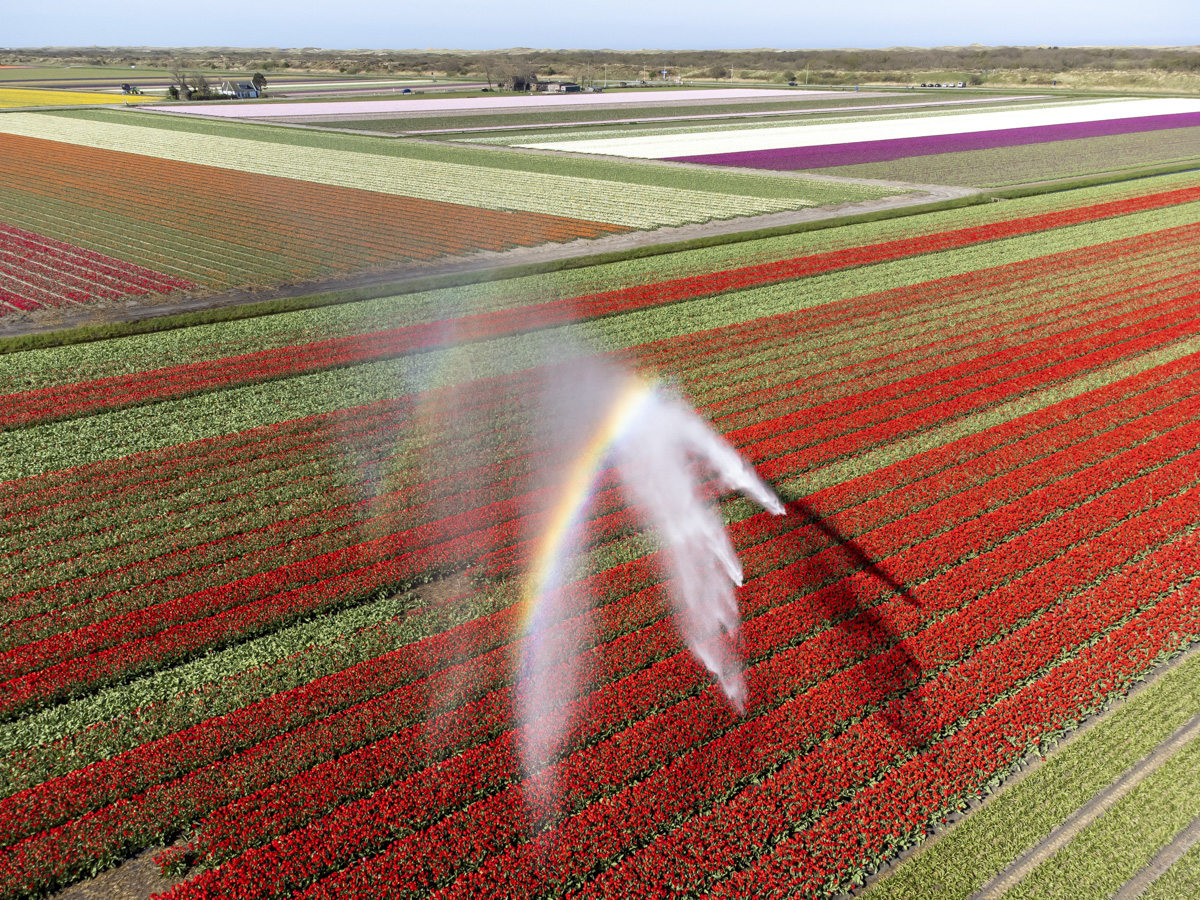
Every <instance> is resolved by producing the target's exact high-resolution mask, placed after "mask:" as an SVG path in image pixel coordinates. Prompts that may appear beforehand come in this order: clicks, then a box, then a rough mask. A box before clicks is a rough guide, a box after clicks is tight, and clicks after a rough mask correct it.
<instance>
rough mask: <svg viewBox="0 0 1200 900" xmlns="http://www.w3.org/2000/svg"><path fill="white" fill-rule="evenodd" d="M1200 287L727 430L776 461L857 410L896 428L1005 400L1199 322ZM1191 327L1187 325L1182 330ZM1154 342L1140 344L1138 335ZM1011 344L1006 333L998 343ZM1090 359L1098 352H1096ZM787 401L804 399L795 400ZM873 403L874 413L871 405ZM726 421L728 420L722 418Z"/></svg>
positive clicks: (841, 430) (738, 442)
mask: <svg viewBox="0 0 1200 900" xmlns="http://www.w3.org/2000/svg"><path fill="white" fill-rule="evenodd" d="M1198 300H1200V292H1197V293H1195V294H1189V295H1187V296H1184V297H1182V298H1172V299H1170V300H1166V301H1164V302H1162V303H1156V304H1154V305H1153V306H1151V307H1149V308H1146V309H1143V310H1139V311H1138V314H1135V315H1130V314H1126V315H1121V316H1115V317H1112V318H1111V319H1108V320H1105V321H1104V322H1101V323H1097V324H1096V325H1084V326H1080V327H1078V328H1073V329H1071V330H1070V331H1068V332H1065V333H1063V334H1057V335H1052V336H1049V337H1045V338H1041V339H1038V340H1034V341H1031V342H1029V343H1026V344H1021V345H1019V346H1017V347H1014V348H1010V349H997V350H994V351H993V352H991V353H987V354H985V355H982V356H979V357H976V358H974V359H971V360H968V361H965V362H961V363H958V364H956V365H951V366H946V367H945V368H941V369H937V370H935V371H933V372H931V373H928V374H924V375H916V376H912V377H910V378H906V379H902V380H900V381H897V382H894V383H893V384H890V385H887V386H885V387H881V388H877V389H875V390H871V391H864V392H862V393H860V394H854V395H852V396H850V397H846V398H844V399H838V400H831V401H828V402H825V403H821V404H819V405H816V406H812V407H811V408H807V409H798V410H790V409H785V410H784V411H782V412H777V411H776V410H773V409H768V410H766V411H765V413H766V417H765V418H763V419H760V420H759V421H758V422H757V423H756V424H754V425H751V426H747V427H744V428H738V429H735V430H732V431H727V432H726V433H725V437H726V439H728V440H729V441H730V443H732V444H734V445H735V446H739V447H740V446H745V445H753V446H754V448H755V449H754V456H753V457H752V461H754V462H756V463H757V462H758V461H762V460H769V459H771V458H773V457H777V456H782V455H784V454H786V453H792V452H795V451H796V450H797V449H799V448H802V447H805V446H809V445H812V444H815V443H824V442H826V441H829V440H831V439H832V438H835V437H840V436H842V435H844V434H846V433H847V432H848V430H849V429H848V428H847V426H846V424H845V420H846V418H847V417H848V416H853V417H854V427H855V428H856V429H861V428H864V427H870V426H871V425H874V424H876V423H883V422H886V423H887V424H888V425H889V427H893V426H894V425H895V423H896V420H898V419H901V417H903V416H905V415H908V414H912V413H918V412H921V411H923V410H925V409H926V408H928V407H931V406H934V407H935V408H938V409H939V411H940V410H941V409H943V408H945V407H946V406H949V407H950V408H951V409H955V408H956V405H961V406H962V407H965V408H966V409H974V408H975V407H976V406H977V405H978V404H979V403H980V397H979V395H980V394H982V395H984V396H985V397H987V398H988V399H989V400H990V401H991V402H997V401H999V400H1001V399H1004V398H1006V397H1008V396H1010V395H1013V394H1019V393H1024V392H1027V391H1028V390H1030V389H1031V388H1039V387H1044V386H1045V385H1046V384H1047V383H1052V382H1053V381H1055V380H1058V379H1060V378H1062V377H1064V374H1060V372H1059V371H1058V370H1057V368H1056V367H1059V366H1063V365H1066V366H1068V367H1070V368H1068V370H1067V371H1068V372H1069V373H1070V374H1075V372H1076V371H1077V370H1078V369H1079V368H1081V367H1080V366H1079V365H1078V363H1079V362H1080V361H1081V360H1089V362H1090V363H1091V365H1092V366H1097V365H1103V364H1105V363H1107V362H1112V361H1115V360H1116V359H1120V358H1122V357H1123V356H1127V355H1130V354H1132V353H1136V352H1139V351H1141V350H1145V349H1149V348H1150V347H1153V346H1157V345H1159V344H1161V343H1163V342H1164V341H1165V340H1171V339H1177V338H1178V337H1179V336H1180V335H1181V334H1186V333H1188V332H1187V330H1186V329H1188V328H1189V327H1194V326H1193V322H1192V319H1191V316H1192V315H1194V314H1195V313H1196V312H1198V311H1200V303H1198V302H1197V301H1198ZM1179 328H1183V329H1185V330H1184V331H1182V332H1180V331H1177V330H1175V329H1179ZM1139 340H1140V341H1147V340H1149V341H1150V342H1151V343H1148V344H1139V343H1138V341H1139ZM996 343H997V344H999V345H1001V346H1003V345H1005V344H1006V343H1007V342H1006V341H1004V340H1003V339H1001V340H999V341H997V342H996ZM1089 358H1090V359H1089ZM786 405H787V406H791V405H797V404H794V402H789V403H787V404H786ZM864 406H866V407H869V408H870V416H867V415H865V414H864V413H863V407H864ZM716 424H717V427H718V428H720V427H721V424H722V423H721V420H719V419H718V420H717V422H716Z"/></svg>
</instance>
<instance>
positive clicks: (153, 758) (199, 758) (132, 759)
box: [0, 430, 1194, 828]
mask: <svg viewBox="0 0 1200 900" xmlns="http://www.w3.org/2000/svg"><path fill="white" fill-rule="evenodd" d="M1182 431H1184V433H1183V434H1182V436H1178V433H1176V438H1175V440H1174V442H1172V440H1170V439H1168V438H1164V439H1160V440H1159V442H1156V445H1154V446H1153V448H1150V446H1147V449H1145V450H1140V451H1138V452H1134V454H1130V455H1128V456H1132V457H1133V456H1140V457H1142V458H1146V461H1147V462H1150V463H1152V464H1153V460H1159V458H1163V456H1164V454H1166V455H1169V454H1170V452H1171V451H1176V452H1177V446H1180V444H1181V442H1182V445H1184V446H1186V445H1187V443H1188V439H1189V438H1192V436H1189V434H1187V433H1186V430H1182ZM1192 439H1194V438H1192ZM1151 450H1153V452H1151V456H1150V457H1146V454H1147V452H1148V451H1151ZM1121 463H1123V466H1122V464H1121ZM1121 463H1118V464H1114V466H1111V467H1110V473H1111V476H1112V478H1114V479H1121V478H1122V476H1129V474H1133V473H1135V472H1136V466H1135V464H1134V463H1133V462H1132V461H1130V462H1127V461H1124V460H1122V461H1121ZM1129 466H1134V468H1129ZM1176 468H1177V464H1176ZM1123 473H1124V474H1123ZM1159 479H1160V480H1162V481H1163V482H1164V484H1166V478H1165V474H1164V473H1163V472H1160V473H1159ZM1073 481H1074V482H1075V486H1074V487H1073V488H1070V490H1068V487H1067V486H1064V487H1063V488H1060V490H1057V491H1056V492H1054V493H1051V494H1049V496H1042V497H1037V498H1036V499H1037V500H1038V503H1034V504H1026V505H1032V506H1034V508H1036V509H1033V510H1031V512H1032V514H1033V520H1028V522H1030V523H1032V522H1033V521H1036V520H1037V518H1038V517H1040V516H1042V515H1044V514H1043V512H1040V511H1039V510H1042V509H1043V504H1049V505H1050V506H1051V508H1055V506H1069V505H1072V503H1073V502H1072V499H1070V497H1076V498H1079V497H1086V494H1087V492H1088V491H1090V486H1091V484H1092V479H1091V473H1082V474H1081V475H1079V476H1075V478H1074V479H1073ZM1163 490H1166V488H1165V487H1164V488H1163ZM1074 502H1075V503H1078V499H1076V500H1074ZM997 516H1000V517H1001V518H1007V520H1008V522H1009V526H1010V527H1014V526H1015V527H1016V528H1018V529H1019V528H1021V527H1022V526H1021V522H1022V521H1025V520H1021V518H1016V520H1014V518H1013V517H1012V514H1010V512H1008V511H1007V510H998V511H997V512H996V514H992V515H990V516H984V517H983V518H980V520H977V523H979V524H985V523H986V521H988V520H992V518H997ZM926 518H928V520H929V521H930V524H931V527H934V528H935V530H936V528H937V522H940V521H941V518H942V517H941V515H940V512H938V511H937V510H936V509H935V510H932V511H931V512H930V515H929V516H928V517H926ZM1096 521H1102V520H1099V518H1097V520H1096ZM898 524H902V526H904V527H905V530H907V534H908V535H910V536H911V535H912V533H913V532H912V527H911V523H908V522H901V523H898ZM1024 527H1028V526H1027V524H1026V526H1024ZM893 530H895V529H893ZM967 530H974V532H977V534H976V535H970V536H968V538H970V545H971V546H979V547H983V546H991V545H992V544H995V541H996V540H997V539H1000V536H1001V535H1002V534H1003V530H1002V532H1000V533H995V532H994V535H992V536H991V540H990V541H989V540H988V538H989V535H988V530H986V529H985V528H982V527H974V528H968V529H967ZM878 546H880V548H881V553H882V554H887V551H886V550H884V545H883V542H882V541H880V542H878ZM935 546H942V547H944V551H949V552H950V553H955V552H956V554H958V556H961V552H962V544H961V542H960V536H959V535H955V534H953V533H952V534H949V535H943V538H942V539H941V540H937V541H934V542H932V545H923V546H922V547H919V548H918V550H917V551H914V552H916V557H914V559H916V560H917V562H914V563H913V564H912V571H913V572H920V571H928V570H929V569H930V568H931V566H930V558H929V552H930V550H934V547H935ZM834 550H835V551H839V550H840V548H834ZM871 550H874V547H872V548H871ZM944 551H943V552H942V553H940V556H944ZM827 556H830V554H827ZM910 556H911V554H910ZM1032 556H1033V553H1032V551H1025V552H1024V554H1018V556H1015V557H1014V559H1013V560H1012V563H1010V565H1012V566H1013V568H1016V569H1019V568H1020V565H1022V564H1026V563H1025V560H1026V559H1028V558H1030V557H1032ZM892 565H898V563H895V562H893V563H892ZM826 568H828V566H826ZM625 569H626V571H625V574H624V576H622V574H620V572H612V574H607V572H606V574H605V575H604V576H600V577H599V578H595V580H594V581H598V582H600V581H604V582H617V583H622V584H630V586H632V587H634V588H635V589H636V587H637V586H638V583H644V582H642V578H637V577H632V578H631V577H630V576H632V575H634V574H635V572H638V571H641V572H648V571H649V570H648V568H647V566H646V565H641V564H631V565H629V566H626V568H625ZM907 575H908V569H907V568H906V566H902V568H900V569H898V572H896V576H898V577H901V578H904V577H905V576H907ZM910 577H912V576H910ZM863 581H865V582H866V583H864V584H863V586H862V588H860V589H859V593H862V594H864V596H865V595H866V594H876V593H877V590H878V582H875V581H874V576H872V577H869V578H864V580H863ZM776 584H778V581H776V580H773V578H767V580H763V581H761V582H754V583H752V586H751V588H752V589H750V590H748V592H746V595H745V596H744V602H745V606H746V610H748V613H749V614H756V613H758V612H762V611H763V610H764V607H763V605H762V601H756V600H755V599H754V598H755V595H758V594H760V593H761V592H763V590H766V592H767V593H766V599H767V600H769V602H768V604H767V607H766V608H769V606H772V605H775V604H779V602H786V601H787V599H788V598H790V596H791V595H792V594H793V593H794V588H792V589H788V588H787V586H786V583H785V584H784V588H785V590H784V593H782V594H780V593H778V588H776ZM587 593H590V592H583V593H582V596H580V598H578V599H577V600H576V602H575V608H576V611H580V610H581V608H583V607H584V606H586V598H587ZM836 600H838V595H836V593H835V594H833V595H832V596H830V598H829V599H828V600H826V601H823V604H824V605H829V608H833V606H832V604H834V602H836ZM824 605H822V606H818V608H826V606H824ZM838 614H844V613H840V612H839V613H838ZM511 620H512V617H511V614H498V616H493V617H491V618H490V619H488V620H482V622H480V623H472V624H470V625H469V626H464V628H463V629H460V630H457V631H456V632H450V634H449V635H446V636H442V637H440V638H438V641H439V642H440V644H439V643H438V642H430V643H431V644H432V646H442V647H454V648H456V649H460V650H461V649H462V648H463V647H466V646H467V643H466V641H467V640H468V635H473V636H474V637H473V638H472V641H475V642H478V643H475V646H478V647H480V648H481V649H484V650H486V649H487V648H490V647H493V646H498V644H499V643H503V641H504V637H503V635H504V634H505V632H508V630H509V628H511V626H510V625H508V624H506V623H508V622H511ZM790 631H791V634H797V632H798V631H797V629H796V628H794V625H793V626H791V629H790ZM488 632H491V634H488ZM800 632H802V631H800ZM430 643H427V644H426V646H430ZM407 656H408V654H407V653H404V652H398V653H397V654H392V656H391V659H396V660H402V659H404V658H407ZM384 659H385V660H388V659H389V658H384ZM391 665H395V664H391ZM371 668H373V671H372V672H371V674H372V678H371V679H370V683H371V684H373V685H378V690H384V689H386V685H388V679H385V678H384V677H383V672H384V671H388V670H380V667H379V666H378V665H376V666H373V667H372V666H367V665H364V666H359V667H356V668H355V670H352V671H350V672H348V673H343V674H342V676H337V677H332V678H329V679H323V682H320V683H314V685H312V686H311V689H300V690H298V691H293V692H289V694H287V695H282V696H281V697H278V698H272V700H271V701H264V702H262V703H259V704H256V707H251V708H247V709H246V710H240V712H239V713H238V714H235V715H234V716H226V718H224V719H223V720H217V721H216V722H212V724H209V725H205V726H197V728H193V730H192V732H193V733H194V737H193V734H192V733H184V734H182V736H176V737H175V738H172V739H166V740H164V742H157V743H156V744H151V745H148V746H145V748H142V749H140V750H138V751H133V752H131V754H125V755H124V756H121V757H118V758H114V760H112V761H108V762H107V763H100V764H97V766H94V767H90V768H89V769H85V770H82V772H79V773H76V774H74V775H72V776H67V778H66V779H56V780H54V781H50V782H47V784H46V785H43V786H42V787H41V788H35V790H31V791H26V792H23V793H22V794H18V796H16V797H13V798H10V800H6V802H4V803H2V804H0V816H2V817H4V820H5V821H6V822H8V823H10V827H13V824H14V823H17V822H20V823H23V827H24V828H29V827H30V826H31V824H32V826H37V823H38V822H46V823H47V824H48V823H49V822H53V821H55V820H58V821H61V820H62V817H64V816H70V815H71V814H70V812H68V811H67V810H70V809H71V808H72V806H74V808H77V809H78V810H80V811H82V810H84V809H86V808H89V806H94V805H96V803H97V802H103V798H104V796H106V793H108V792H110V791H113V790H116V791H118V792H119V793H124V792H126V791H130V790H137V787H138V784H139V778H140V776H138V775H137V773H138V772H144V773H146V774H152V775H154V776H155V778H166V776H169V774H170V773H172V772H174V770H176V767H178V766H179V764H180V763H179V762H172V760H170V758H169V756H167V755H164V750H166V749H167V748H170V746H175V748H178V749H176V750H174V751H173V752H174V754H176V758H178V760H180V761H182V762H185V764H186V766H194V764H197V763H199V762H203V758H204V755H205V754H206V755H209V758H218V757H220V754H222V752H228V750H222V749H221V748H222V746H223V745H224V744H227V743H228V739H229V738H234V739H235V742H236V743H235V744H234V745H235V746H236V745H238V744H244V742H245V740H246V739H247V737H248V736H247V737H244V736H242V730H241V728H240V727H234V726H235V725H236V722H238V721H245V722H247V724H250V722H253V724H254V726H253V728H252V732H251V733H257V734H263V733H264V732H266V733H269V730H270V727H271V726H270V722H271V720H272V719H276V720H278V716H281V715H282V716H283V721H294V719H292V718H290V716H294V715H298V714H301V713H304V712H305V710H306V709H307V707H308V704H307V703H304V702H301V697H304V696H307V695H308V694H314V695H316V696H318V697H329V696H334V697H337V698H338V700H340V701H342V702H353V700H354V694H353V692H350V691H348V689H347V685H348V684H355V683H359V684H365V683H367V682H366V680H364V677H362V672H364V670H371ZM396 671H398V672H401V676H400V677H401V678H404V677H410V676H404V674H403V672H407V671H408V670H407V668H406V667H404V666H401V668H400V670H396ZM272 710H274V712H272ZM212 726H217V727H218V731H217V732H216V733H217V734H226V736H228V737H226V738H222V739H220V740H217V742H216V743H215V744H214V743H212V737H214V736H212V734H209V732H212V731H214V727H212ZM202 746H203V748H205V754H199V752H198V751H199V750H200V748H202ZM138 760H143V761H144V762H138ZM109 769H112V774H109ZM185 770H186V769H185ZM118 772H120V775H121V776H120V778H119V779H114V778H113V776H112V775H115V774H116V773H118ZM72 784H73V785H76V787H71V785H72ZM97 788H101V790H102V793H101V794H96V790H97ZM80 791H82V793H80ZM31 803H32V804H36V805H30V804H31ZM46 803H50V804H52V806H46V805H44V804H46ZM80 803H82V804H83V805H82V806H78V805H77V804H80ZM64 804H66V805H64ZM50 809H58V810H61V811H60V812H56V814H52V812H50ZM38 810H41V811H38ZM48 815H49V816H52V818H49V820H47V818H46V816H48ZM43 827H44V826H43Z"/></svg>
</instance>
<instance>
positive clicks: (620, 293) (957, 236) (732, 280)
mask: <svg viewBox="0 0 1200 900" xmlns="http://www.w3.org/2000/svg"><path fill="white" fill-rule="evenodd" d="M1197 199H1200V189H1196V188H1183V189H1179V190H1175V191H1166V192H1161V193H1158V194H1153V195H1145V196H1142V197H1135V198H1129V199H1126V200H1120V201H1112V202H1109V203H1102V204H1097V205H1094V206H1089V207H1078V208H1075V209H1072V210H1066V211H1061V212H1055V213H1046V214H1043V215H1040V216H1029V217H1025V218H1022V219H1014V220H1010V221H1007V222H1002V223H996V224H993V225H985V226H975V227H972V228H964V229H958V230H956V231H948V232H943V233H942V234H939V235H936V236H934V237H933V238H932V239H931V238H930V237H921V238H919V239H914V238H905V239H900V240H894V241H888V242H885V243H882V244H874V245H868V246H864V247H855V248H850V249H847V250H833V251H828V252H826V253H821V254H816V255H814V256H810V257H799V258H797V259H792V260H787V261H783V262H774V263H766V264H760V265H756V266H748V267H745V268H742V269H735V270H730V271H726V272H718V273H715V274H710V275H698V276H689V277H685V278H677V279H672V280H669V281H663V282H656V283H652V284H648V285H641V286H637V287H633V288H623V289H618V290H615V291H606V292H603V293H600V294H593V295H590V296H584V297H576V298H571V299H570V300H566V301H551V302H548V303H543V304H539V305H534V306H528V307H521V308H519V309H516V310H504V311H499V312H494V313H483V314H478V315H475V316H467V317H464V318H461V319H458V320H456V321H455V323H454V327H453V328H452V329H451V328H448V325H447V323H445V322H435V323H428V324H421V325H412V326H405V327H402V328H398V329H393V330H391V331H386V332H378V333H374V334H369V335H355V336H351V337H348V338H335V339H330V340H328V341H321V342H316V343H313V344H309V345H305V346H303V347H295V346H293V347H287V348H283V349H281V350H267V351H260V352H258V353H253V354H244V355H242V356H235V357H228V358H226V359H222V360H217V361H204V362H198V363H188V364H185V365H183V366H175V367H170V368H165V369H159V370H157V371H156V372H153V373H145V372H143V373H137V374H134V375H125V376H114V377H111V378H105V379H99V380H96V381H92V382H84V383H78V384H74V385H70V386H69V387H70V390H69V392H67V391H64V389H63V388H61V387H52V388H42V389H38V390H34V391H27V392H24V393H21V394H13V395H9V396H8V397H6V398H5V407H6V412H5V414H3V415H0V430H3V429H6V428H14V427H21V426H24V425H29V424H32V423H34V422H46V421H53V420H55V419H62V418H68V417H72V416H78V415H83V414H86V413H89V412H93V411H95V410H98V409H101V408H107V409H113V408H118V407H122V406H129V405H133V404H138V403H145V402H155V401H161V400H165V399H172V398H176V397H181V396H186V395H188V394H193V393H196V392H200V391H205V390H214V389H220V388H222V387H225V386H228V385H231V384H244V383H250V382H257V381H263V380H268V379H271V378H276V377H281V376H283V375H294V374H299V373H302V372H306V371H315V370H318V369H327V368H334V367H338V366H342V365H347V364H350V363H362V362H366V361H368V360H372V359H382V358H386V357H388V356H394V355H398V354H402V353H407V352H411V351H413V350H418V349H426V348H428V347H432V346H437V345H439V344H440V343H441V342H443V341H445V340H446V338H447V336H448V335H451V334H452V335H454V336H455V338H456V339H457V340H460V341H461V340H476V339H481V338H486V337H495V336H498V335H500V334H514V333H519V332H521V331H525V330H530V329H534V328H544V327H547V326H548V325H553V324H556V323H562V322H567V321H575V320H578V319H582V318H594V317H598V316H605V315H611V314H613V313H615V312H629V311H631V310H635V309H642V308H646V307H648V306H657V305H662V304H666V303H675V302H678V301H680V300H686V299H692V298H695V297H700V296H711V295H713V294H718V293H724V292H727V291H733V290H743V289H745V288H748V287H756V286H762V285H767V284H773V283H777V282H780V281H785V280H792V279H796V278H801V277H804V276H807V275H813V274H817V273H821V272H829V271H833V270H836V269H842V268H848V267H851V266H861V265H870V264H875V263H879V262H884V261H887V260H892V259H899V258H902V257H905V256H913V255H918V254H924V253H929V252H935V251H942V250H948V249H954V248H958V247H964V246H969V245H971V244H976V243H981V242H984V241H992V240H998V239H1001V238H1007V237H1014V236H1016V235H1021V234H1029V233H1033V232H1036V231H1042V230H1047V229H1051V228H1061V227H1064V226H1067V225H1074V224H1079V223H1082V222H1089V221H1097V220H1099V219H1104V218H1109V217H1111V216H1114V215H1124V214H1128V213H1131V212H1140V211H1145V210H1148V209H1158V208H1162V207H1165V206H1172V205H1178V204H1181V203H1189V202H1194V201H1195V200H1197Z"/></svg>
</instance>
